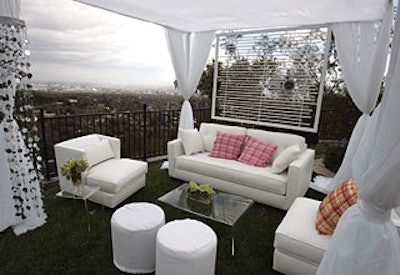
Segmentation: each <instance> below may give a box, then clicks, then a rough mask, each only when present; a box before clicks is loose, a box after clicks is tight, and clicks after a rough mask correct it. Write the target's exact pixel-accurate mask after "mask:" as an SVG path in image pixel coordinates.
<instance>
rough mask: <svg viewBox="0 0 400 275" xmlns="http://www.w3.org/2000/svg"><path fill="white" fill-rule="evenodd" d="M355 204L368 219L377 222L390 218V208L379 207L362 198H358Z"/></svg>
mask: <svg viewBox="0 0 400 275" xmlns="http://www.w3.org/2000/svg"><path fill="white" fill-rule="evenodd" d="M357 204H358V208H359V209H360V212H361V213H362V214H363V215H364V216H366V217H367V218H368V219H370V220H374V221H377V222H379V223H383V222H386V221H388V220H390V210H385V209H382V208H379V207H377V206H375V205H374V204H372V203H370V202H368V201H366V200H363V199H358V201H357Z"/></svg>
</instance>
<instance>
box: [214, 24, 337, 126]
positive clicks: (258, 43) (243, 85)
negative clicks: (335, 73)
mask: <svg viewBox="0 0 400 275" xmlns="http://www.w3.org/2000/svg"><path fill="white" fill-rule="evenodd" d="M329 47H330V31H329V29H328V28H327V27H318V28H305V29H296V30H274V31H263V32H241V33H239V32H236V33H235V32H229V33H221V34H219V35H217V42H216V61H217V62H215V75H214V87H213V102H212V118H213V119H216V120H225V121H235V122H244V123H251V124H259V125H265V126H271V127H278V128H286V129H294V130H300V131H306V132H314V133H315V132H317V130H318V120H319V114H320V110H321V103H322V94H323V86H324V81H321V80H323V79H324V78H325V69H326V63H327V56H328V51H329ZM218 64H220V65H219V66H218Z"/></svg>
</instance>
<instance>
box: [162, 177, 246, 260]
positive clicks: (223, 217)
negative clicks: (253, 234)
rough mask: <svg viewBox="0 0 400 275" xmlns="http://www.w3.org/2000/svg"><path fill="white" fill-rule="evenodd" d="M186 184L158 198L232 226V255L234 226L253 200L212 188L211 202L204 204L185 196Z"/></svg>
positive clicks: (233, 253) (233, 250)
mask: <svg viewBox="0 0 400 275" xmlns="http://www.w3.org/2000/svg"><path fill="white" fill-rule="evenodd" d="M188 185H189V184H187V183H184V184H182V185H181V186H179V187H177V188H175V189H174V190H172V191H170V192H168V193H167V194H165V195H163V196H161V197H159V198H158V200H159V201H162V202H164V203H167V204H169V205H172V206H174V207H176V208H178V209H181V210H184V211H186V212H189V213H192V214H195V215H198V216H201V217H204V218H207V219H210V220H213V221H216V222H219V223H223V224H226V225H228V226H230V227H231V228H232V231H231V232H232V256H233V255H235V236H234V226H235V224H236V222H237V221H238V220H239V218H240V217H241V216H242V215H243V214H244V213H245V212H246V210H247V209H249V208H250V207H251V206H252V205H253V204H254V201H253V200H251V199H247V198H244V197H241V196H237V195H232V194H228V193H224V192H221V191H217V190H214V191H215V192H214V198H213V202H212V203H211V204H209V205H206V204H202V203H200V202H197V201H195V200H192V199H189V198H187V197H186V196H187V189H188Z"/></svg>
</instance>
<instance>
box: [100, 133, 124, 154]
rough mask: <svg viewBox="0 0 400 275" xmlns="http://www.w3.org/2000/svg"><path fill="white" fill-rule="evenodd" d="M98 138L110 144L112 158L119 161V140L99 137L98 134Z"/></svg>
mask: <svg viewBox="0 0 400 275" xmlns="http://www.w3.org/2000/svg"><path fill="white" fill-rule="evenodd" d="M98 136H99V138H100V139H101V140H103V139H106V140H108V142H109V143H110V146H111V149H112V150H113V152H114V156H115V158H116V159H120V158H121V141H120V139H119V138H116V137H109V136H104V135H100V134H98Z"/></svg>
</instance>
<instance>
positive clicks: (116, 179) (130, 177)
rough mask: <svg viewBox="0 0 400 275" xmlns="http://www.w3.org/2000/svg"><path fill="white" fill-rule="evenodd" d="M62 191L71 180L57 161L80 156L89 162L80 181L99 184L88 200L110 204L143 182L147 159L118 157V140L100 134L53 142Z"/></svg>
mask: <svg viewBox="0 0 400 275" xmlns="http://www.w3.org/2000/svg"><path fill="white" fill-rule="evenodd" d="M54 150H55V157H56V163H57V172H58V175H59V182H60V188H61V190H62V191H66V192H73V189H74V187H73V185H72V183H71V181H69V180H67V179H66V178H65V177H63V176H62V175H61V165H62V164H63V163H64V162H66V161H67V160H68V159H70V158H71V157H74V158H77V159H78V158H80V157H84V158H86V159H87V160H88V162H89V168H88V170H87V171H86V172H85V173H84V174H83V175H82V181H83V183H84V184H87V185H88V186H99V187H100V190H99V191H98V192H96V193H95V194H94V195H93V196H91V197H90V198H89V200H91V201H94V202H96V203H99V204H102V205H104V206H107V207H110V208H114V207H115V206H117V205H118V204H119V203H121V202H122V201H123V200H125V199H126V198H128V197H129V196H130V195H132V194H133V193H135V192H136V191H138V190H139V189H140V188H142V187H144V186H145V181H146V173H147V170H148V165H147V162H144V161H139V160H132V159H126V158H120V140H119V139H118V138H113V137H108V136H104V135H100V134H91V135H87V136H83V137H78V138H74V139H70V140H67V141H64V142H61V143H58V144H55V145H54Z"/></svg>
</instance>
